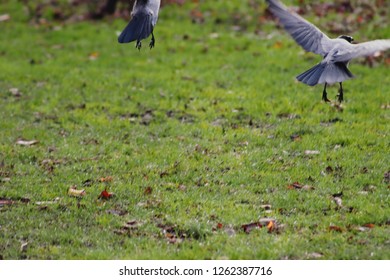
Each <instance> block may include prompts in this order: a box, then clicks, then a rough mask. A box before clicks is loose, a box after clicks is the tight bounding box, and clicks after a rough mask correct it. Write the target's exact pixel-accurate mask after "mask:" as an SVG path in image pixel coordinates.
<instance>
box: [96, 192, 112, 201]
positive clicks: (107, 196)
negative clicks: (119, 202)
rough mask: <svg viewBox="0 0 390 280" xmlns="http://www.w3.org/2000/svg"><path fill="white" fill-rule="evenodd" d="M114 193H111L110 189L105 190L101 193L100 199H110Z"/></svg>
mask: <svg viewBox="0 0 390 280" xmlns="http://www.w3.org/2000/svg"><path fill="white" fill-rule="evenodd" d="M112 195H113V194H112V193H109V192H108V191H106V190H104V191H102V192H101V193H100V195H99V197H98V199H110V198H111V197H112Z"/></svg>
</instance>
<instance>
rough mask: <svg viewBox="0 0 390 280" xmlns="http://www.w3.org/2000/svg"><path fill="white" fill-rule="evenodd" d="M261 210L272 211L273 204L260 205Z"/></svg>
mask: <svg viewBox="0 0 390 280" xmlns="http://www.w3.org/2000/svg"><path fill="white" fill-rule="evenodd" d="M260 208H263V209H264V210H266V211H267V210H271V208H272V205H271V204H263V205H260Z"/></svg>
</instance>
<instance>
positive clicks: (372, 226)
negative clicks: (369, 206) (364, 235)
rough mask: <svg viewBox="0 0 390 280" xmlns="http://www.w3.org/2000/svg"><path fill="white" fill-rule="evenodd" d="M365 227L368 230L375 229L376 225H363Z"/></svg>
mask: <svg viewBox="0 0 390 280" xmlns="http://www.w3.org/2000/svg"><path fill="white" fill-rule="evenodd" d="M363 226H364V227H366V228H374V227H375V225H374V224H370V223H368V224H365V225H363Z"/></svg>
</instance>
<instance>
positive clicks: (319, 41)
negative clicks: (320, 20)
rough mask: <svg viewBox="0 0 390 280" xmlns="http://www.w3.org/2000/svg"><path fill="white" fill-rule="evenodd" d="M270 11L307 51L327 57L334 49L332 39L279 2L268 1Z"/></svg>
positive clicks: (275, 0) (276, 0) (274, 0)
mask: <svg viewBox="0 0 390 280" xmlns="http://www.w3.org/2000/svg"><path fill="white" fill-rule="evenodd" d="M267 3H268V6H269V10H270V11H271V12H272V13H273V14H274V16H275V17H277V18H278V20H279V22H280V23H281V24H282V25H283V27H284V28H285V29H286V31H287V32H288V33H290V35H291V37H292V38H293V39H294V40H295V41H296V42H297V43H298V44H299V45H300V46H302V47H303V48H304V49H305V50H306V51H308V52H313V53H316V54H320V55H322V56H325V55H326V54H327V53H328V52H329V51H330V50H331V47H332V39H330V38H329V37H328V36H327V35H326V34H324V33H323V32H322V31H321V30H319V29H318V28H317V27H316V26H315V25H313V24H311V23H310V22H308V21H307V20H305V19H303V18H302V17H301V16H299V15H298V14H296V13H293V12H290V11H289V10H288V9H287V7H286V6H284V5H283V4H282V3H281V2H279V1H278V0H267Z"/></svg>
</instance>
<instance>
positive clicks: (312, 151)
mask: <svg viewBox="0 0 390 280" xmlns="http://www.w3.org/2000/svg"><path fill="white" fill-rule="evenodd" d="M319 154H320V151H315V150H306V151H305V155H319Z"/></svg>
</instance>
